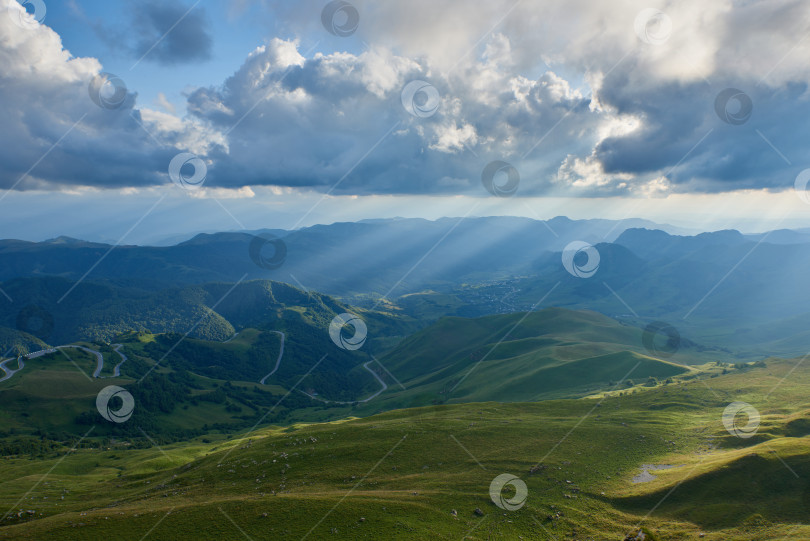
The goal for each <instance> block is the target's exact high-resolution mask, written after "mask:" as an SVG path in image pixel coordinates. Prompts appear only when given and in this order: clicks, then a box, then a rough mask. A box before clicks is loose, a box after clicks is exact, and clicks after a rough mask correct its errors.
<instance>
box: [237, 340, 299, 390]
mask: <svg viewBox="0 0 810 541" xmlns="http://www.w3.org/2000/svg"><path fill="white" fill-rule="evenodd" d="M270 332H274V333H276V334H278V335H279V336H281V349H279V352H278V359H276V366H275V368H273V371H272V372H270V373H269V374H267V375H266V376H264V377H263V378H262V379H261V380H259V384H261V385H264V382H265V381H267V378H269V377H270V376H272V375H273V374H275V373H276V370H278V367H279V366H280V365H281V358H282V357H283V356H284V340H285V338H287V335H285V334H284V333H283V332H281V331H270ZM236 334H239V333H236ZM234 336H236V335H234Z"/></svg>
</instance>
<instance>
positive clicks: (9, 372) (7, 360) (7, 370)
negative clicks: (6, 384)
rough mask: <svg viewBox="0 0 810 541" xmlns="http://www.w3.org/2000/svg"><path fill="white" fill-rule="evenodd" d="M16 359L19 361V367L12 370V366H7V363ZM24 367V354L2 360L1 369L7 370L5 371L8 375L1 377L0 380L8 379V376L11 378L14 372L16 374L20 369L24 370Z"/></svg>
mask: <svg viewBox="0 0 810 541" xmlns="http://www.w3.org/2000/svg"><path fill="white" fill-rule="evenodd" d="M14 360H16V361H17V369H16V370H12V369H11V368H8V367H7V366H6V364H8V363H10V362H11V361H14ZM23 368H25V363H24V362H23V358H22V356H20V357H17V358H16V359H14V358H11V359H6V360H5V361H3V362H0V369H2V370H3V372H5V373H6V375H5V376H3V377H2V378H0V381H6V380H7V379H8V378H10V377H11V376H13V375H14V374H16V373H17V372H19V371H20V370H22V369H23Z"/></svg>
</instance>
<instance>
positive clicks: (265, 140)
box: [0, 0, 810, 196]
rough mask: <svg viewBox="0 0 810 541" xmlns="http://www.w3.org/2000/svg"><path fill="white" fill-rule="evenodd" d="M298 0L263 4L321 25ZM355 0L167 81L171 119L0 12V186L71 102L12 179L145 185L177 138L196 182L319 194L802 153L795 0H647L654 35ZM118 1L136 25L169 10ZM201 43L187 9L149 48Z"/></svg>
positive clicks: (777, 174)
mask: <svg viewBox="0 0 810 541" xmlns="http://www.w3.org/2000/svg"><path fill="white" fill-rule="evenodd" d="M8 1H9V0H2V2H3V3H4V4H5V3H7V2H8ZM319 5H320V4H318V5H316V3H314V2H302V3H296V4H288V3H285V4H281V3H275V2H274V3H268V4H267V7H268V8H270V10H272V11H274V16H275V17H276V18H282V17H283V18H284V20H285V21H287V25H288V26H289V28H291V29H292V32H293V33H294V34H297V35H299V36H300V35H304V34H311V33H313V32H320V34H318V37H324V36H321V34H324V33H325V30H324V29H323V28H318V24H319V9H320V7H319ZM356 5H357V7H358V10H359V12H360V13H361V24H360V27H359V28H358V31H357V33H356V34H355V35H354V36H351V37H349V38H334V36H331V37H330V36H329V35H326V36H325V37H324V39H325V40H327V41H328V43H329V44H330V46H334V50H331V51H326V52H319V53H316V54H315V55H314V56H310V57H308V58H306V57H305V56H304V53H303V52H302V47H301V42H300V41H299V39H297V38H286V39H285V38H281V37H274V38H272V39H269V40H268V42H267V43H266V44H265V45H262V46H260V47H257V48H256V49H255V50H254V51H253V52H252V53H250V55H249V56H248V57H247V58H246V59H245V60H244V62H243V63H242V65H241V66H239V67H238V69H236V71H235V72H234V74H233V75H232V76H231V77H229V78H228V79H227V80H225V81H221V82H217V81H212V82H211V84H210V86H205V87H201V88H195V89H192V90H191V91H189V92H188V95H187V103H186V110H187V114H186V115H185V116H183V117H180V116H178V115H177V114H176V113H175V112H174V111H173V109H172V108H171V107H167V106H166V103H164V102H165V99H160V98H158V100H157V101H156V105H158V107H160V108H161V109H162V110H153V109H149V108H146V107H143V106H139V105H138V104H137V95H136V94H135V93H134V92H133V93H132V94H131V95H130V97H129V100H128V101H127V103H126V104H125V105H124V106H123V107H122V108H120V109H118V110H115V111H104V110H101V109H99V108H97V107H94V106H93V104H92V102H90V101H89V100H88V99H87V98H86V85H87V82H88V80H89V79H91V78H92V77H93V76H94V75H96V74H97V73H99V72H100V71H102V67H101V66H100V65H99V63H98V62H97V61H96V60H94V59H80V58H72V57H71V56H70V54H69V53H68V52H67V51H65V50H63V49H62V47H61V42H60V40H59V36H58V35H56V34H55V33H54V32H53V31H51V30H50V29H49V28H47V27H45V26H37V27H36V28H34V29H23V28H20V27H18V26H15V25H12V24H11V23H10V22H9V21H8V20H2V21H0V31H2V32H3V40H2V41H0V65H2V66H3V68H4V69H3V71H2V73H0V81H2V83H3V84H2V86H0V97H2V98H3V99H4V103H6V104H7V106H6V107H5V108H4V111H3V113H0V114H2V115H3V117H4V118H3V119H2V120H3V121H4V126H8V128H7V129H6V130H4V132H3V133H4V135H2V136H0V144H2V147H1V148H0V154H2V155H3V161H2V165H0V173H1V174H2V178H0V182H2V185H3V186H5V187H9V186H11V185H13V184H14V182H15V180H16V177H18V176H19V175H21V174H22V173H24V172H25V170H26V169H27V168H28V167H30V165H31V164H33V163H35V162H36V161H37V159H38V158H39V157H40V156H41V155H42V154H43V153H44V152H46V151H48V149H49V148H50V146H51V145H52V144H53V143H54V142H55V141H58V140H59V139H60V137H62V135H63V134H64V133H66V132H67V131H68V129H69V128H70V127H71V125H72V124H73V123H74V122H76V121H77V120H78V119H80V118H81V119H82V120H81V121H80V122H79V123H78V124H77V125H76V127H75V128H74V129H73V130H72V131H71V132H70V134H69V135H68V136H66V137H64V139H63V140H61V141H60V143H59V144H58V145H57V146H56V147H54V149H53V150H52V151H51V152H50V155H49V157H48V160H43V161H42V163H41V164H39V165H38V166H37V167H36V168H35V170H34V171H33V172H32V175H31V178H29V179H27V180H26V181H25V182H22V183H20V185H19V186H18V188H20V189H25V188H30V187H34V186H36V187H43V186H49V185H50V186H66V185H92V186H101V187H104V186H143V185H153V184H162V183H165V182H166V174H165V171H166V165H167V164H168V162H169V160H170V159H171V157H172V156H173V154H175V153H176V152H178V151H181V150H182V151H188V152H193V153H195V154H198V155H201V156H203V157H204V158H205V160H206V163H208V164H210V166H209V171H208V177H207V180H206V185H207V186H210V187H219V188H234V189H239V188H242V187H244V186H258V185H268V186H276V187H279V188H313V189H319V190H324V191H326V190H334V192H335V193H338V194H340V193H343V194H374V193H451V194H452V193H468V194H480V195H485V193H486V192H485V191H484V190H483V187H482V186H481V182H480V175H481V171H482V169H483V168H484V167H485V166H486V164H488V163H489V162H491V161H493V160H503V161H507V162H509V163H511V164H512V165H513V166H514V167H515V168H517V169H518V171H519V172H520V175H521V185H520V189H519V191H518V195H539V194H555V195H562V194H576V195H626V194H639V195H643V196H649V195H660V194H666V193H669V192H678V191H724V190H734V189H742V188H761V187H766V188H773V189H780V188H784V187H787V186H790V185H792V178H793V177H794V176H795V174H796V172H798V170H799V169H803V168H804V167H806V166H807V165H806V164H801V165H793V164H798V163H799V162H800V160H801V156H802V155H803V149H802V148H801V146H800V145H801V144H802V141H803V140H806V138H807V135H809V133H808V131H810V127H808V126H807V125H806V123H803V122H798V121H797V120H796V119H798V118H804V116H805V115H807V114H808V113H810V104H808V94H807V85H808V83H810V68H808V67H807V65H806V63H805V62H803V59H804V58H806V56H807V53H810V42H807V43H805V42H803V41H801V40H800V36H802V35H804V33H806V30H807V28H805V27H804V25H805V23H802V21H806V20H807V19H808V16H810V6H809V5H807V4H806V3H803V2H801V1H800V0H775V1H774V2H769V3H767V4H765V3H741V4H740V3H732V2H730V1H719V2H712V3H711V4H709V5H707V4H705V3H701V2H698V1H697V0H686V1H684V2H679V3H678V4H676V5H668V6H665V7H663V10H664V11H665V12H666V16H667V17H669V20H670V21H671V23H672V25H671V33H670V34H669V35H667V36H664V38H665V39H662V40H660V42H658V43H645V40H643V39H640V38H639V36H638V35H637V27H638V25H637V24H636V23H637V21H636V18H637V16H638V14H639V12H640V11H641V10H642V8H645V7H647V6H646V5H642V4H640V3H634V2H629V3H626V4H622V5H621V6H616V5H611V4H608V3H593V2H586V1H584V0H574V1H562V0H543V1H539V0H537V1H533V2H522V3H514V2H507V1H495V2H489V3H486V4H482V5H476V7H475V9H472V8H470V7H469V6H468V5H467V4H464V3H462V2H461V1H460V0H458V1H455V0H453V1H447V2H441V3H437V2H435V1H433V0H431V1H428V0H414V1H413V2H408V3H395V2H380V3H373V4H372V3H370V2H359V1H358V2H357V4H356ZM279 6H281V7H279ZM139 9H141V10H142V12H141V13H142V17H141V19H139V20H140V22H139V26H138V28H137V29H136V33H137V34H138V35H140V36H141V37H143V38H144V41H143V43H142V45H145V44H146V43H147V41H148V40H147V39H146V37H147V35H149V37H150V39H151V37H156V39H157V38H159V37H160V33H161V32H165V30H166V29H168V28H164V27H165V26H166V25H165V24H164V23H166V22H167V21H171V23H170V24H169V26H170V25H171V24H173V23H174V22H175V21H176V20H177V19H178V18H179V17H180V16H181V15H182V14H183V12H184V11H185V10H186V9H187V8H183V7H164V6H163V4H157V3H154V2H149V3H146V4H143V5H142V7H141V8H139ZM172 10H174V11H172ZM177 10H180V12H176V11H177ZM427 15H429V16H427ZM0 19H2V17H0ZM184 23H187V26H186V27H185V30H182V31H181V32H177V30H178V29H179V28H180V26H181V25H182V24H184ZM150 33H151V34H150ZM152 34H155V35H152ZM333 38H334V39H333ZM340 39H343V40H344V41H339V40H340ZM647 41H649V40H647ZM150 46H151V44H150ZM348 51H353V52H348ZM210 52H211V40H210V36H209V35H208V33H207V30H206V28H205V22H204V16H203V14H201V13H194V14H193V15H192V14H189V15H187V16H186V18H185V19H183V21H182V22H181V23H180V24H178V27H177V28H175V30H174V31H172V32H170V33H169V34H168V35H167V36H166V38H165V39H164V40H163V41H161V42H160V43H159V45H158V46H156V48H155V50H154V51H153V52H152V53H151V54H150V56H151V55H155V60H157V61H160V62H164V63H171V62H178V61H195V60H201V59H205V58H207V56H208V55H210ZM412 81H423V82H424V84H425V85H430V87H431V92H432V93H433V94H432V95H433V96H434V97H437V100H438V101H437V103H436V104H435V105H436V107H435V111H433V110H432V109H431V110H430V111H422V110H420V111H415V109H414V107H411V108H410V110H408V109H409V108H407V107H403V104H402V90H403V88H404V87H405V86H406V85H407V84H408V83H409V82H412ZM728 87H734V88H738V89H740V90H741V91H742V92H743V93H744V94H745V95H747V96H749V97H750V99H751V101H752V103H753V114H752V115H751V116H750V118H748V119H746V122H743V123H737V124H735V123H729V122H724V121H723V119H722V118H721V116H720V115H719V114H718V112H717V111H716V109H717V107H716V104H715V101H716V97H717V96H718V94H719V93H720V92H721V91H722V90H724V89H725V88H728ZM425 96H427V94H424V93H423V94H421V95H416V96H414V97H413V99H414V100H417V98H418V99H423V100H424V99H426V98H425ZM414 103H416V102H414ZM738 106H739V103H737V102H735V101H733V100H732V101H731V102H729V103H728V104H727V105H726V107H727V108H728V113H729V114H732V115H733V114H735V109H734V108H735V107H738ZM419 107H422V104H420V103H417V104H416V109H419ZM415 112H416V113H419V114H414V113H415ZM421 113H423V114H421ZM83 115H84V116H83ZM788 162H790V163H788Z"/></svg>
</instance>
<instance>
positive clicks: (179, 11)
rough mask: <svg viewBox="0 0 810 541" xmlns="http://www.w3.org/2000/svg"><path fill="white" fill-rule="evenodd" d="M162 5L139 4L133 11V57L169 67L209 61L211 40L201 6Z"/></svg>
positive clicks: (151, 3)
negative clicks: (134, 40)
mask: <svg viewBox="0 0 810 541" xmlns="http://www.w3.org/2000/svg"><path fill="white" fill-rule="evenodd" d="M190 8H191V6H187V5H183V4H176V3H166V2H139V3H138V4H137V5H136V7H135V17H134V21H133V30H134V31H135V32H136V33H137V34H138V36H139V37H138V39H137V43H136V44H135V46H134V54H135V55H136V56H137V57H141V56H143V55H146V57H145V60H148V61H153V62H158V63H161V64H166V65H172V64H181V63H185V62H200V61H204V60H208V59H209V58H211V49H212V45H213V39H212V37H211V35H210V33H209V29H208V23H207V22H206V18H205V12H204V9H203V8H202V7H201V6H195V7H193V8H191V10H190V11H189V9H190Z"/></svg>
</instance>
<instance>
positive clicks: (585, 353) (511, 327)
mask: <svg viewBox="0 0 810 541" xmlns="http://www.w3.org/2000/svg"><path fill="white" fill-rule="evenodd" d="M641 332H642V331H641V329H639V328H637V327H631V326H626V325H622V324H620V323H619V322H617V321H616V320H613V319H611V318H608V317H605V316H603V315H600V314H597V313H596V312H588V311H571V310H566V309H560V308H549V309H545V310H541V311H538V312H532V313H529V314H525V313H518V314H506V315H495V316H486V317H481V318H475V319H465V318H455V317H448V318H443V319H441V320H439V321H438V322H436V323H435V324H434V325H431V326H430V327H428V328H427V329H425V330H423V331H420V332H418V333H415V334H413V335H412V336H410V337H409V338H407V339H406V340H404V341H403V342H402V343H401V344H400V345H399V346H398V347H397V348H396V349H395V350H394V351H392V352H391V353H389V354H388V355H386V356H385V357H383V358H382V359H380V362H381V364H382V365H383V366H385V368H386V369H388V370H389V371H390V373H391V374H392V375H393V377H394V378H396V380H397V381H399V382H401V383H402V385H403V386H404V387H406V389H402V388H401V387H398V386H397V385H395V382H394V381H393V380H392V378H389V384H391V385H392V386H391V390H390V392H388V393H386V394H384V395H383V396H382V397H381V401H382V403H387V402H390V403H391V404H399V405H424V404H426V403H429V402H430V401H439V402H444V401H449V402H471V401H476V402H478V401H487V400H498V401H529V400H538V399H548V398H563V397H571V396H584V395H587V394H589V393H591V392H594V391H596V390H598V389H606V388H610V387H612V386H613V385H614V384H615V383H618V382H619V381H621V380H622V379H623V378H624V377H625V376H626V375H627V374H628V373H629V372H630V371H631V369H632V370H633V372H632V374H631V375H630V376H629V377H630V378H632V379H634V380H636V381H638V380H641V381H644V380H646V379H647V378H649V377H655V378H659V379H666V378H667V377H670V376H675V375H679V374H685V373H688V372H689V371H690V369H689V368H688V367H685V366H681V365H680V364H677V363H673V362H667V361H664V360H661V359H656V358H654V357H652V356H650V354H649V352H647V351H646V350H645V349H644V347H643V346H642V343H641ZM708 359H709V358H708V357H706V356H700V355H692V354H691V353H690V354H689V355H688V356H682V357H681V358H678V359H676V360H678V361H680V362H684V361H688V362H690V363H700V362H705V361H706V360H708ZM419 396H422V397H424V399H425V400H426V401H423V402H421V403H420V402H419V398H417V397H419Z"/></svg>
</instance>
